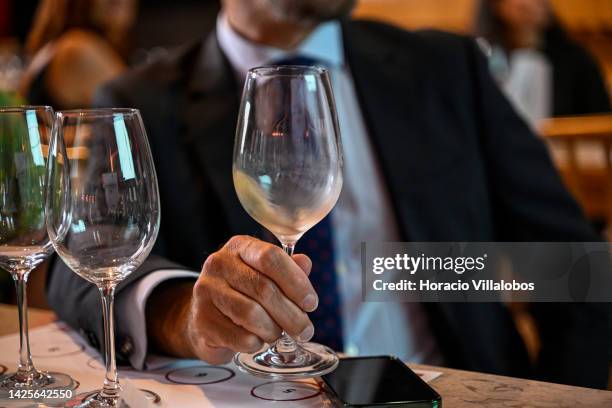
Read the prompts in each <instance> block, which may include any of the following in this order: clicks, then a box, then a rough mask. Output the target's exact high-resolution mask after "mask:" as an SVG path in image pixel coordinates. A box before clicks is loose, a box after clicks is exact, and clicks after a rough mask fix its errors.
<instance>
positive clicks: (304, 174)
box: [233, 66, 342, 379]
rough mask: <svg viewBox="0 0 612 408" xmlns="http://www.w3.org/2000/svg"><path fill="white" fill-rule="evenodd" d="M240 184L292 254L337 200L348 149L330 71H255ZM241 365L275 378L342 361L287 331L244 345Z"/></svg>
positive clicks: (243, 197)
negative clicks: (249, 347)
mask: <svg viewBox="0 0 612 408" xmlns="http://www.w3.org/2000/svg"><path fill="white" fill-rule="evenodd" d="M233 177H234V187H235V189H236V192H237V194H238V198H239V200H240V202H241V203H242V206H243V207H244V209H245V210H246V211H247V212H248V213H249V215H250V216H251V217H253V218H254V219H255V220H256V221H257V222H259V223H260V224H261V225H263V226H264V227H266V228H267V229H268V230H269V231H270V232H272V233H273V234H274V235H275V236H276V238H278V240H279V241H280V243H281V244H282V247H283V249H284V250H285V252H286V253H287V254H289V255H290V256H291V255H292V254H293V250H294V248H295V244H296V243H297V241H298V240H299V239H300V237H301V236H302V235H303V234H304V233H305V232H306V231H308V230H309V229H310V228H312V227H313V226H314V225H316V224H317V223H318V222H319V221H321V220H322V219H323V218H324V217H325V216H326V215H327V214H328V213H329V212H330V211H331V209H332V208H333V206H334V205H335V203H336V201H337V200H338V196H339V195H340V190H341V188H342V154H341V147H340V134H339V130H338V123H337V117H336V109H335V105H334V100H333V96H332V91H331V86H330V82H329V78H328V74H327V71H326V70H325V69H323V68H319V67H306V66H272V67H262V68H255V69H252V70H250V71H249V73H248V76H247V80H246V83H245V87H244V92H243V96H242V104H241V108H240V116H239V118H238V126H237V130H236V141H235V145H234V163H233ZM234 362H235V363H236V365H237V366H238V367H239V368H241V369H242V370H244V371H246V372H248V373H251V374H254V375H258V376H262V377H268V378H284V379H287V378H307V377H314V376H319V375H322V374H325V373H327V372H330V371H332V370H333V369H334V368H335V367H336V366H337V365H338V357H337V356H336V354H335V353H334V351H333V350H331V349H329V348H328V347H325V346H322V345H319V344H315V343H296V342H295V340H293V339H292V338H291V337H290V336H289V335H288V334H287V333H285V332H283V334H282V336H281V338H280V339H278V340H277V341H276V343H275V344H273V345H271V346H270V347H267V346H266V347H264V349H262V350H260V351H258V352H256V353H238V354H236V356H235V358H234Z"/></svg>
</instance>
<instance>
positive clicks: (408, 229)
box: [343, 22, 423, 240]
mask: <svg viewBox="0 0 612 408" xmlns="http://www.w3.org/2000/svg"><path fill="white" fill-rule="evenodd" d="M353 24H354V23H351V22H344V23H343V31H344V37H343V38H344V46H345V53H346V58H347V61H348V64H349V67H350V70H351V73H352V75H353V80H354V83H355V89H356V91H357V95H358V98H359V105H360V107H361V109H362V114H363V116H364V119H365V122H366V125H367V127H368V133H369V136H370V140H371V142H372V146H373V147H374V150H375V155H376V156H377V159H378V160H377V162H378V164H379V165H380V166H381V170H382V172H383V174H384V176H385V179H386V180H387V186H388V189H389V194H390V195H391V198H392V200H391V201H392V203H393V205H394V207H395V213H396V219H397V220H398V223H399V224H400V225H399V227H400V232H401V234H402V239H403V240H408V238H410V239H412V240H415V239H419V238H417V237H418V236H419V235H420V234H419V231H418V228H417V222H418V220H417V217H416V214H415V211H414V209H413V207H412V203H413V200H410V199H408V197H409V196H410V195H411V194H413V191H411V190H410V187H409V186H411V185H412V183H411V182H410V180H409V177H412V176H414V174H418V173H417V172H416V170H417V169H418V168H419V166H420V163H422V161H423V158H422V155H420V154H419V153H418V149H415V146H414V144H415V139H414V138H413V136H414V135H416V134H417V133H418V132H419V129H418V126H419V122H420V119H419V118H418V117H415V115H414V112H419V109H417V106H416V104H417V103H418V96H417V94H418V84H416V83H415V80H414V77H415V75H413V72H412V70H413V67H412V64H411V63H410V61H405V60H402V59H400V58H399V56H398V55H397V49H396V50H395V52H393V51H391V50H390V49H388V48H386V44H385V43H384V42H383V43H380V42H377V41H376V39H374V38H372V37H370V36H368V35H367V33H364V32H363V30H359V29H358V27H354V26H353ZM398 78H401V81H402V82H401V83H398ZM390 85H393V86H390ZM343 136H344V137H350V135H343Z"/></svg>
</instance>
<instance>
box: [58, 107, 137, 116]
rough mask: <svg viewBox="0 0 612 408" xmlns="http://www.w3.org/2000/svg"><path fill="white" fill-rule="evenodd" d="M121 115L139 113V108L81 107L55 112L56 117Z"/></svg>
mask: <svg viewBox="0 0 612 408" xmlns="http://www.w3.org/2000/svg"><path fill="white" fill-rule="evenodd" d="M116 114H121V115H139V114H140V110H138V109H136V108H82V109H64V110H60V111H57V112H56V115H57V117H75V116H101V117H104V116H114V115H116Z"/></svg>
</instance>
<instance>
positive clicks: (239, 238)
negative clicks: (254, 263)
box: [225, 235, 250, 251]
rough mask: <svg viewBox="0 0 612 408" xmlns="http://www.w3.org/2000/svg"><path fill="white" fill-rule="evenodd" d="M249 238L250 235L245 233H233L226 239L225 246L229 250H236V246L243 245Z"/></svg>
mask: <svg viewBox="0 0 612 408" xmlns="http://www.w3.org/2000/svg"><path fill="white" fill-rule="evenodd" d="M249 239H250V237H249V236H247V235H234V236H233V237H231V238H230V239H229V241H227V243H226V244H225V247H226V248H227V249H228V250H229V251H236V250H237V249H238V248H240V247H241V246H242V245H244V243H245V242H247V241H248V240H249Z"/></svg>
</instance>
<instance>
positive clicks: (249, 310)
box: [242, 302, 263, 324]
mask: <svg viewBox="0 0 612 408" xmlns="http://www.w3.org/2000/svg"><path fill="white" fill-rule="evenodd" d="M262 311H263V309H262V308H261V306H259V305H258V304H257V303H255V302H251V303H249V304H248V305H246V306H245V308H244V311H243V313H242V316H243V317H244V319H245V320H246V321H247V322H249V323H252V324H255V323H257V322H258V321H259V320H260V319H261V312H262Z"/></svg>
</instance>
